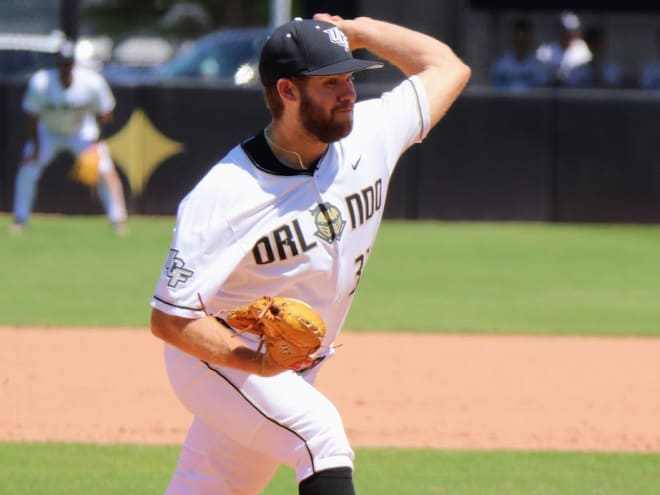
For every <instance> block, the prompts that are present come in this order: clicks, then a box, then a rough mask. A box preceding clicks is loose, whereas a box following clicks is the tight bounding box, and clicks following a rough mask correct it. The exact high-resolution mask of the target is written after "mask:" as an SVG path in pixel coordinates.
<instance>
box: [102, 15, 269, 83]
mask: <svg viewBox="0 0 660 495" xmlns="http://www.w3.org/2000/svg"><path fill="white" fill-rule="evenodd" d="M269 32H270V30H269V29H268V28H265V27H263V28H236V29H222V30H219V31H214V32H212V33H209V34H207V35H205V36H202V37H201V38H199V39H197V40H195V41H193V42H191V43H189V44H188V45H187V46H185V47H184V48H182V49H181V50H179V51H178V52H177V53H176V54H175V55H174V56H173V57H172V58H171V59H169V60H168V61H167V62H165V63H163V64H161V65H155V66H145V65H138V66H133V67H131V66H129V65H128V64H111V65H108V66H107V67H106V69H104V74H105V76H106V77H107V79H108V80H109V81H111V82H156V81H167V80H177V79H183V80H196V81H213V82H217V83H225V84H230V85H237V86H253V85H257V84H258V83H259V76H258V71H257V65H258V62H259V54H260V53H261V47H262V46H263V44H264V42H265V41H266V37H267V36H268V34H269Z"/></svg>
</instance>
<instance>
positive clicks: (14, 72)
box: [0, 31, 64, 77]
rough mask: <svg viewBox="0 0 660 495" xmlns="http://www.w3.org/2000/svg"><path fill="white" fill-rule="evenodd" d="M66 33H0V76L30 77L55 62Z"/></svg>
mask: <svg viewBox="0 0 660 495" xmlns="http://www.w3.org/2000/svg"><path fill="white" fill-rule="evenodd" d="M63 40H64V34H63V33H61V32H60V31H53V32H52V33H51V34H48V35H40V34H24V33H2V34H0V77H28V76H29V75H31V74H32V73H33V72H35V71H36V70H38V69H41V68H43V67H47V66H49V65H52V64H53V63H54V62H55V58H56V56H57V51H58V50H59V48H60V45H61V44H62V41H63Z"/></svg>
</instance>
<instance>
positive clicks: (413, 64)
mask: <svg viewBox="0 0 660 495" xmlns="http://www.w3.org/2000/svg"><path fill="white" fill-rule="evenodd" d="M314 18H315V19H317V20H322V21H328V22H332V23H334V24H336V25H337V26H338V27H339V28H340V29H341V30H342V31H343V32H344V34H345V35H346V37H347V38H348V41H349V44H350V47H351V49H352V50H356V49H359V48H365V49H367V50H369V51H370V52H372V53H374V54H375V55H377V56H379V57H381V58H382V59H384V60H387V61H388V62H389V63H391V64H393V65H394V66H396V67H398V68H399V69H400V70H401V71H402V72H403V73H404V74H405V75H406V76H412V75H418V76H419V77H420V78H421V80H422V81H423V83H424V87H425V89H426V93H427V97H428V100H429V106H430V110H431V125H432V126H433V125H435V124H437V123H438V121H439V120H440V119H441V118H442V117H443V116H444V114H445V113H446V112H447V110H448V109H449V107H450V106H451V105H452V104H453V103H454V101H455V100H456V98H458V96H459V94H460V93H461V91H462V90H463V88H464V87H465V85H466V84H467V82H468V80H469V79H470V75H471V73H472V71H471V69H470V67H468V66H467V65H466V64H465V63H463V61H462V60H461V59H460V58H458V56H456V54H455V53H454V52H453V50H452V49H451V48H450V47H449V46H448V45H446V44H445V43H443V42H441V41H439V40H437V39H435V38H433V37H431V36H428V35H426V34H424V33H421V32H418V31H414V30H412V29H408V28H405V27H403V26H399V25H397V24H392V23H389V22H385V21H379V20H376V19H372V18H370V17H357V18H355V19H342V18H341V17H338V16H332V15H329V14H316V15H315V16H314Z"/></svg>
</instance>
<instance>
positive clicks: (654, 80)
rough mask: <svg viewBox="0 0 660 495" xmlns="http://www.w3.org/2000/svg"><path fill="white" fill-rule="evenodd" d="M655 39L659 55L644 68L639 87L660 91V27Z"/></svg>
mask: <svg viewBox="0 0 660 495" xmlns="http://www.w3.org/2000/svg"><path fill="white" fill-rule="evenodd" d="M655 37H656V45H657V47H658V54H657V55H656V58H654V59H652V60H649V61H648V62H647V63H646V65H644V67H642V71H641V74H640V77H639V87H640V88H642V89H652V90H660V27H658V29H657V30H656V32H655Z"/></svg>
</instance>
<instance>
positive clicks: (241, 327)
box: [223, 296, 325, 371]
mask: <svg viewBox="0 0 660 495" xmlns="http://www.w3.org/2000/svg"><path fill="white" fill-rule="evenodd" d="M223 319H224V320H225V321H226V322H227V323H228V324H229V325H230V326H231V327H232V328H234V329H236V330H238V331H239V332H240V333H243V332H249V333H253V334H255V335H258V336H260V337H261V339H262V344H263V345H265V346H266V353H267V354H268V355H269V356H270V358H271V359H272V360H273V361H275V362H276V363H277V364H279V365H280V366H283V367H285V368H290V369H293V370H296V371H299V370H301V369H304V368H306V367H308V366H310V365H311V364H312V363H313V362H314V356H313V354H314V353H315V352H316V351H317V350H318V349H319V347H320V346H321V341H322V340H323V337H324V336H325V323H324V322H323V318H321V316H320V315H319V314H318V313H317V312H316V311H315V310H314V308H312V307H311V306H310V305H309V304H307V303H305V302H303V301H299V300H298V299H292V298H288V297H270V296H264V297H261V298H259V299H256V300H255V301H252V302H251V303H249V304H247V305H245V306H241V307H238V308H235V309H233V310H231V311H229V312H228V313H227V314H226V315H224V316H223Z"/></svg>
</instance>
